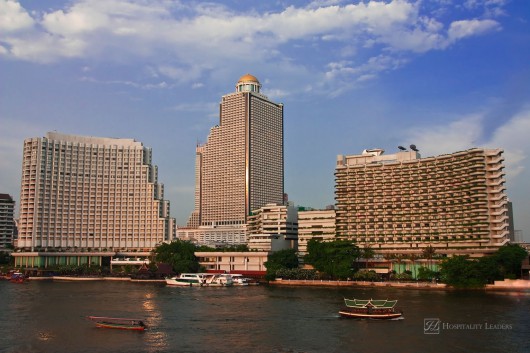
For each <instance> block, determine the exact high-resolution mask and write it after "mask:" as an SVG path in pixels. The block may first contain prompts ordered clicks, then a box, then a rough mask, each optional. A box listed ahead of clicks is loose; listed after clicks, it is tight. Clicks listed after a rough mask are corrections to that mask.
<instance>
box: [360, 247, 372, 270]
mask: <svg viewBox="0 0 530 353" xmlns="http://www.w3.org/2000/svg"><path fill="white" fill-rule="evenodd" d="M362 254H363V255H362V256H363V258H364V263H365V266H366V268H368V260H371V259H373V258H374V256H375V251H374V249H372V247H371V246H370V245H366V246H365V247H364V248H363V250H362Z"/></svg>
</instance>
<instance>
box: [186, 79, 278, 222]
mask: <svg viewBox="0 0 530 353" xmlns="http://www.w3.org/2000/svg"><path fill="white" fill-rule="evenodd" d="M219 110H220V117H219V125H217V126H215V127H212V128H211V129H210V134H209V136H208V140H207V142H206V143H205V144H204V145H201V146H198V147H197V150H196V178H195V180H196V184H197V185H196V191H195V198H196V199H195V210H194V212H193V213H192V216H191V217H190V222H189V223H188V225H189V226H193V225H202V226H209V227H212V226H238V225H244V224H246V222H247V216H248V215H249V214H250V213H251V211H252V210H255V209H259V208H260V207H262V206H264V205H266V204H268V203H277V204H282V203H283V191H284V179H283V174H284V161H283V150H284V149H283V105H282V104H278V103H274V102H272V101H271V100H269V99H268V98H267V97H266V96H264V95H263V94H261V84H260V83H259V81H258V79H257V78H256V77H254V76H252V75H248V74H247V75H244V76H242V77H241V78H240V79H239V81H238V82H237V84H236V91H235V92H234V93H230V94H227V95H225V96H223V97H222V100H221V104H220V109H219Z"/></svg>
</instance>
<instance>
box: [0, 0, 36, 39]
mask: <svg viewBox="0 0 530 353" xmlns="http://www.w3.org/2000/svg"><path fill="white" fill-rule="evenodd" d="M31 26H33V19H32V18H31V17H30V15H29V14H28V13H27V12H26V11H25V10H24V9H23V8H22V6H20V4H19V3H18V2H16V1H11V0H0V33H4V32H7V33H9V32H15V31H20V30H23V29H27V28H30V27H31Z"/></svg>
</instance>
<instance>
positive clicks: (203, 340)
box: [0, 281, 530, 353]
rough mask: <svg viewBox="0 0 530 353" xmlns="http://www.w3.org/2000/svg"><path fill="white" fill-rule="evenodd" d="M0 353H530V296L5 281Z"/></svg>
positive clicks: (1, 294) (1, 290)
mask: <svg viewBox="0 0 530 353" xmlns="http://www.w3.org/2000/svg"><path fill="white" fill-rule="evenodd" d="M344 297H347V298H374V299H398V300H399V301H398V306H399V307H400V308H401V309H402V310H403V311H404V313H405V315H404V319H402V320H395V321H375V320H355V319H343V318H339V316H338V313H337V311H338V309H339V308H340V307H341V304H342V301H343V298H344ZM87 315H96V316H114V317H138V318H143V319H145V321H146V324H147V326H148V330H146V331H145V332H133V331H121V330H111V329H100V328H96V327H95V326H94V324H93V323H92V322H90V321H87V320H86V319H84V317H85V316H87ZM0 352H9V353H14V352H24V353H26V352H46V353H47V352H50V353H62V352H69V353H71V352H87V353H88V352H90V353H96V352H113V353H116V352H118V353H119V352H292V353H294V352H392V353H400V352H407V353H408V352H430V353H437V352H443V353H447V352H499V353H500V352H502V353H505V352H509V353H516V352H530V293H528V292H526V293H499V292H487V293H486V292H483V291H427V290H413V289H397V288H378V289H371V288H366V289H363V288H318V287H309V288H308V287H274V286H251V287H232V288H187V287H186V288H176V287H166V286H164V285H160V284H147V283H129V282H109V281H98V282H58V281H55V282H54V281H30V282H29V283H27V284H14V283H9V282H7V281H2V282H0Z"/></svg>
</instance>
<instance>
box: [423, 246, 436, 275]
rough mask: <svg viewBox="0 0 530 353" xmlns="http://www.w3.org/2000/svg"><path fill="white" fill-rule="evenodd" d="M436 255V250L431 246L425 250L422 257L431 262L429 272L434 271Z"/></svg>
mask: <svg viewBox="0 0 530 353" xmlns="http://www.w3.org/2000/svg"><path fill="white" fill-rule="evenodd" d="M435 254H436V249H435V248H433V247H432V245H429V246H428V247H426V248H425V249H423V253H422V256H423V258H424V259H427V260H429V270H431V271H432V259H433V257H434V255H435Z"/></svg>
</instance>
